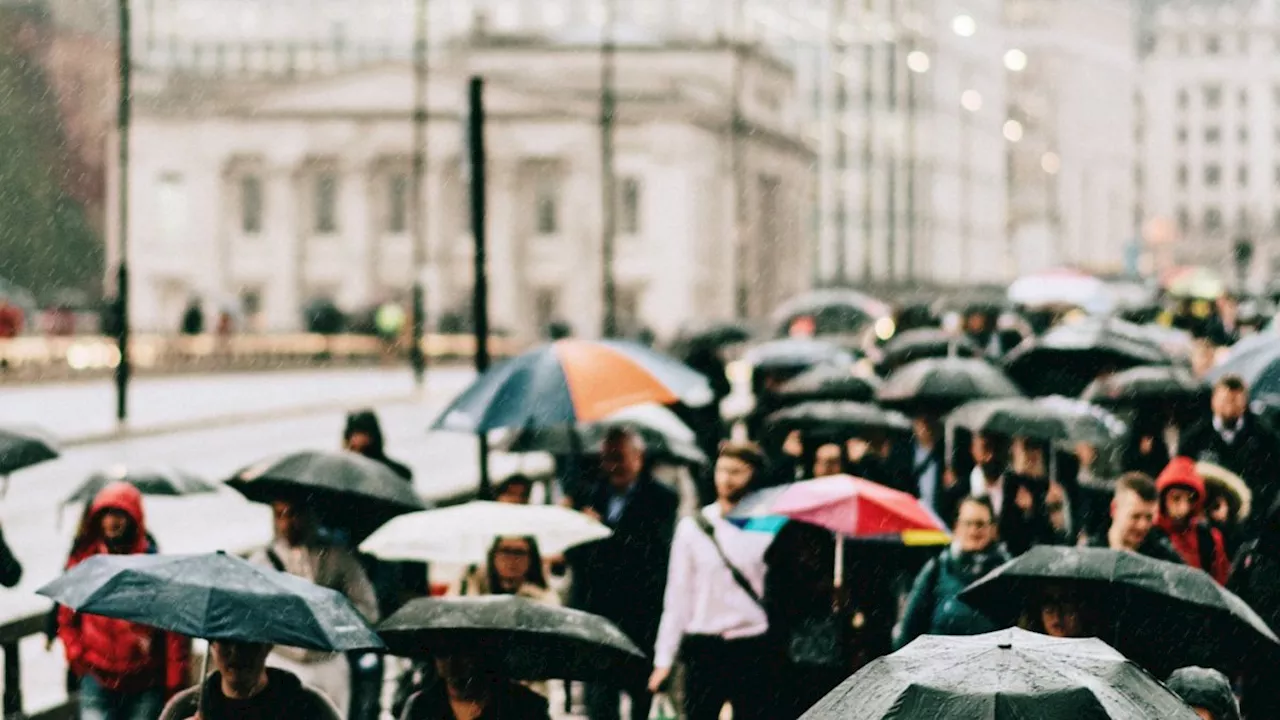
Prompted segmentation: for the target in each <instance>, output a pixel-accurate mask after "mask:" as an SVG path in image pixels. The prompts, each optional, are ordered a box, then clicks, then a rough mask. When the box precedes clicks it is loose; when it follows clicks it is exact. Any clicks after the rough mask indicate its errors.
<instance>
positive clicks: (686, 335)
mask: <svg viewBox="0 0 1280 720" xmlns="http://www.w3.org/2000/svg"><path fill="white" fill-rule="evenodd" d="M752 335H753V333H752V332H751V328H750V327H748V326H747V325H746V324H744V323H739V322H718V323H711V324H709V325H703V326H698V327H693V328H685V329H683V330H681V331H680V335H679V337H677V338H676V342H675V345H676V346H677V347H682V348H690V347H697V346H701V347H712V348H722V347H724V346H726V345H736V344H738V343H744V342H747V341H748V340H750V339H751V337H752Z"/></svg>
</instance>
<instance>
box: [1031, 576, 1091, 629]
mask: <svg viewBox="0 0 1280 720" xmlns="http://www.w3.org/2000/svg"><path fill="white" fill-rule="evenodd" d="M1103 613H1104V608H1103V607H1102V604H1101V603H1100V602H1099V601H1098V599H1097V598H1096V597H1094V596H1093V594H1092V593H1089V592H1087V591H1084V590H1081V589H1080V588H1078V587H1072V586H1067V585H1055V584H1050V585H1046V586H1044V587H1043V588H1041V589H1040V591H1039V592H1038V593H1037V594H1036V595H1035V597H1033V598H1032V601H1031V607H1030V609H1029V611H1028V612H1027V614H1026V615H1025V616H1024V617H1023V620H1022V622H1021V623H1020V624H1021V625H1022V626H1023V627H1024V628H1025V629H1027V630H1031V631H1032V632H1038V633H1041V634H1043V635H1048V636H1049V637H1056V638H1090V637H1104V636H1105V635H1106V634H1107V632H1106V628H1107V623H1106V622H1105V620H1104V615H1103Z"/></svg>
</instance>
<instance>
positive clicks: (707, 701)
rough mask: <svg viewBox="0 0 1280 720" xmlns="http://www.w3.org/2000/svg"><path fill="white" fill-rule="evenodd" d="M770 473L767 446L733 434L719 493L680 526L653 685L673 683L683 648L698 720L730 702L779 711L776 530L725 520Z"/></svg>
mask: <svg viewBox="0 0 1280 720" xmlns="http://www.w3.org/2000/svg"><path fill="white" fill-rule="evenodd" d="M764 472H765V456H764V453H763V451H761V450H760V448H759V446H757V445H755V444H754V443H737V442H729V443H726V444H725V445H723V446H722V447H721V449H720V456H719V458H717V460H716V469H715V481H716V493H717V495H718V499H717V501H716V502H715V503H714V504H711V505H708V506H707V507H705V508H703V510H702V512H700V513H698V514H697V515H694V516H693V517H691V518H685V519H684V520H681V521H680V524H679V526H678V527H677V529H676V536H675V540H674V542H673V543H672V547H671V570H670V575H669V576H668V578H667V588H666V596H665V598H664V601H663V606H662V624H661V626H660V628H659V630H658V637H657V642H656V643H655V646H654V647H655V649H654V670H653V674H652V676H651V677H650V678H649V691H650V692H655V693H656V692H659V691H660V690H662V689H663V688H664V687H665V685H666V682H667V679H668V678H669V677H670V674H671V668H672V667H673V666H674V664H675V661H676V657H677V655H679V657H680V659H681V661H682V662H683V664H684V668H685V687H684V711H685V716H686V717H687V718H688V720H717V719H718V718H719V717H720V711H721V709H722V708H723V706H724V704H725V703H726V702H727V703H729V704H730V705H732V706H733V716H734V718H735V720H753V719H756V718H758V719H759V720H776V719H777V717H778V716H777V714H776V711H775V701H776V698H777V696H778V695H779V694H780V693H781V692H783V688H780V687H778V677H777V672H778V671H779V670H780V669H781V667H780V666H781V659H782V654H781V651H780V650H779V649H778V648H776V647H775V643H774V642H773V641H772V638H771V637H770V635H769V617H768V614H767V612H766V610H765V604H764V599H763V596H764V585H765V574H766V569H767V566H766V564H765V557H764V556H765V551H766V550H767V549H768V547H769V544H770V542H771V541H772V540H773V538H772V537H770V536H769V535H768V534H767V533H758V532H751V531H748V530H744V529H742V528H739V527H737V526H736V525H734V524H733V523H730V522H729V521H728V520H726V519H725V516H726V515H728V514H729V513H730V512H731V511H732V510H733V508H734V507H735V506H737V504H738V502H739V501H741V500H742V498H743V497H745V496H746V495H747V494H748V493H749V492H750V491H751V490H752V485H753V482H754V481H755V479H757V478H759V477H762V476H763V475H764ZM646 711H647V709H646ZM642 717H643V716H642Z"/></svg>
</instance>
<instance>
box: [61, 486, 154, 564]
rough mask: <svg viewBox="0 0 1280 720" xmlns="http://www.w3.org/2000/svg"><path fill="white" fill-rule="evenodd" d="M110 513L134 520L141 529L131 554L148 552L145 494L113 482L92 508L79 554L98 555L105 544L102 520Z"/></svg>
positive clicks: (87, 517)
mask: <svg viewBox="0 0 1280 720" xmlns="http://www.w3.org/2000/svg"><path fill="white" fill-rule="evenodd" d="M108 510H119V511H121V512H123V513H125V514H126V515H128V516H129V517H130V518H132V519H133V524H134V525H135V526H136V527H137V533H136V535H137V536H136V537H135V538H134V541H133V543H134V546H133V547H132V548H131V549H130V550H129V552H130V553H134V554H138V553H145V552H146V551H147V543H148V541H147V525H146V519H145V516H144V515H143V513H142V493H140V492H138V488H136V487H134V486H132V485H130V484H129V483H126V482H113V483H111V484H110V485H108V486H106V487H104V488H102V490H101V491H100V492H99V493H98V495H97V497H95V498H94V499H93V503H92V504H91V505H90V506H89V514H88V515H87V516H86V521H85V526H84V527H83V528H82V531H83V533H84V535H83V537H82V538H81V539H79V540H78V541H77V543H76V545H77V547H78V550H79V552H77V553H76V554H77V555H81V556H85V555H89V554H93V553H96V552H98V549H97V548H98V545H99V543H101V541H102V537H101V536H100V535H101V531H100V523H99V522H98V519H99V518H100V517H102V513H104V512H106V511H108ZM75 559H77V560H78V559H82V558H75Z"/></svg>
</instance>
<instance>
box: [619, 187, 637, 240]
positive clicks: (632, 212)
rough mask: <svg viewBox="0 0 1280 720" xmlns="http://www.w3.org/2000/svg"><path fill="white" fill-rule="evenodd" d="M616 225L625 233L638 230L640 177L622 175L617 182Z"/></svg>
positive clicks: (632, 233) (630, 233)
mask: <svg viewBox="0 0 1280 720" xmlns="http://www.w3.org/2000/svg"><path fill="white" fill-rule="evenodd" d="M618 226H619V228H621V230H622V232H623V233H625V234H627V235H636V234H638V233H639V232H640V178H637V177H624V178H621V180H620V182H619V183H618Z"/></svg>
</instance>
